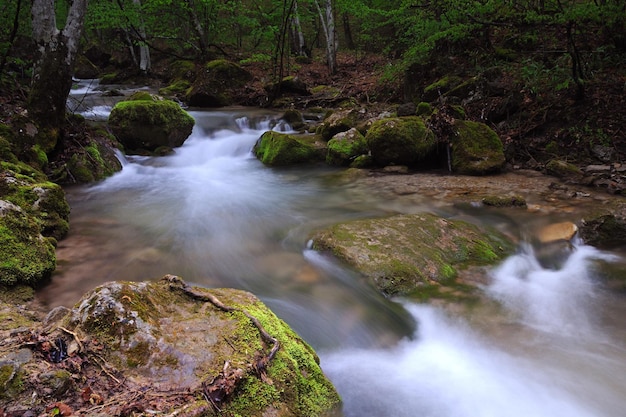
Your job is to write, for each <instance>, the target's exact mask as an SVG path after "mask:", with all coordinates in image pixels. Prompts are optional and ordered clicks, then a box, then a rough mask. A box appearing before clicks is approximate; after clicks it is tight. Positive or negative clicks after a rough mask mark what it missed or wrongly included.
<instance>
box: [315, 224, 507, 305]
mask: <svg viewBox="0 0 626 417" xmlns="http://www.w3.org/2000/svg"><path fill="white" fill-rule="evenodd" d="M313 242H314V243H313V246H314V248H315V249H317V250H322V251H329V252H331V253H333V254H334V255H336V256H337V257H339V258H340V259H342V260H343V261H345V262H347V263H348V264H350V265H351V266H353V267H355V268H356V269H357V270H359V271H360V272H362V273H363V274H365V275H366V276H367V277H369V278H370V279H371V280H372V281H373V283H374V284H375V285H376V287H377V288H378V289H379V290H380V291H382V292H383V293H385V294H391V295H395V294H404V295H413V296H418V297H424V296H426V297H429V296H431V295H433V294H434V293H437V292H438V291H439V288H441V287H445V286H451V287H454V286H455V285H456V284H457V282H456V278H457V275H458V272H459V270H461V269H464V268H467V267H468V266H470V265H485V264H491V263H494V262H496V261H497V260H499V259H502V257H503V256H505V255H506V254H508V253H510V251H511V250H512V245H511V243H510V241H509V240H508V239H507V238H505V237H504V236H503V235H501V234H499V233H498V232H495V231H494V230H486V229H481V228H479V227H477V226H476V225H473V224H470V223H466V222H463V221H459V220H448V219H444V218H441V217H438V216H435V215H433V214H430V213H420V214H412V215H397V216H392V217H388V218H384V219H369V220H357V221H352V222H346V223H340V224H337V225H335V226H332V227H330V228H328V229H325V230H322V231H319V232H317V233H316V234H315V235H314V236H313Z"/></svg>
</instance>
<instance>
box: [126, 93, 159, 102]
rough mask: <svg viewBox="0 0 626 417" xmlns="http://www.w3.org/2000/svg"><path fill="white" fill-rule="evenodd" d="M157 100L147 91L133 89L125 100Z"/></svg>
mask: <svg viewBox="0 0 626 417" xmlns="http://www.w3.org/2000/svg"><path fill="white" fill-rule="evenodd" d="M142 100H145V101H158V98H157V97H155V96H153V95H152V94H150V93H149V92H147V91H135V92H134V93H133V94H131V95H130V96H129V97H128V98H127V99H126V100H125V101H142Z"/></svg>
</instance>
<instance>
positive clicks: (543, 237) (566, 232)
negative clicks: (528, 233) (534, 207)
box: [537, 222, 578, 243]
mask: <svg viewBox="0 0 626 417" xmlns="http://www.w3.org/2000/svg"><path fill="white" fill-rule="evenodd" d="M576 233H578V226H576V225H575V224H574V223H572V222H561V223H553V224H550V225H548V226H546V227H543V228H542V229H541V230H539V231H538V232H537V239H539V242H541V243H551V242H558V241H566V242H570V241H571V240H572V239H573V238H574V236H576Z"/></svg>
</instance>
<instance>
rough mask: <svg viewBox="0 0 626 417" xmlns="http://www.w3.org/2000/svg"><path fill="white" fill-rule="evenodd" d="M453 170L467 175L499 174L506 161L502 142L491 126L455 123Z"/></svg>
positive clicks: (459, 121) (462, 121) (458, 121)
mask: <svg viewBox="0 0 626 417" xmlns="http://www.w3.org/2000/svg"><path fill="white" fill-rule="evenodd" d="M454 128H455V129H456V132H457V134H456V137H455V138H454V140H453V141H452V170H453V171H455V172H457V173H460V174H467V175H485V174H491V173H495V172H499V171H500V170H501V169H502V168H503V167H504V163H505V162H506V159H505V157H504V147H503V145H502V141H501V140H500V138H499V137H498V135H497V133H496V132H494V131H493V130H492V129H491V128H490V127H489V126H487V125H486V124H484V123H478V122H472V121H468V120H456V121H455V122H454Z"/></svg>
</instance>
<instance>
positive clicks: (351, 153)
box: [326, 128, 369, 166]
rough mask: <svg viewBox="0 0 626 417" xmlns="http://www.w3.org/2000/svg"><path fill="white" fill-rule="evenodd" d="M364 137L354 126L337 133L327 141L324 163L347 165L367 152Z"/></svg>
mask: <svg viewBox="0 0 626 417" xmlns="http://www.w3.org/2000/svg"><path fill="white" fill-rule="evenodd" d="M368 151H369V150H368V148H367V142H366V141H365V137H364V136H363V135H362V134H361V133H360V132H359V131H358V130H356V129H355V128H352V129H350V130H348V131H347V132H341V133H337V134H336V135H335V136H333V138H332V139H331V140H330V141H329V142H328V153H327V154H326V163H327V164H329V165H335V166H348V165H350V164H351V163H353V162H354V160H355V159H356V158H358V157H359V156H361V155H366V154H367V153H368Z"/></svg>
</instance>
